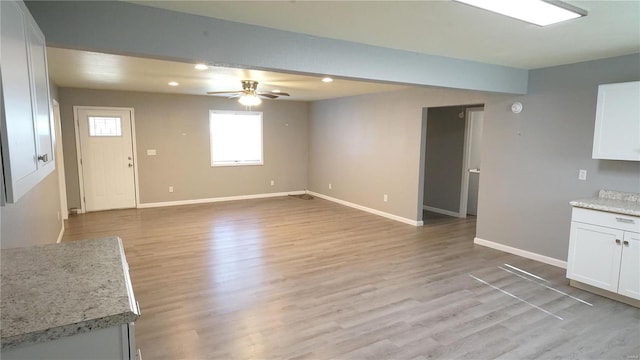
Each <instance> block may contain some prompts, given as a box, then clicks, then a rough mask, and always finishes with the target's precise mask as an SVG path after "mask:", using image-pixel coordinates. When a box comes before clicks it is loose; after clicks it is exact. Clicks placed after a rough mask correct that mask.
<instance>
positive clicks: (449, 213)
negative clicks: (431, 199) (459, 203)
mask: <svg viewBox="0 0 640 360" xmlns="http://www.w3.org/2000/svg"><path fill="white" fill-rule="evenodd" d="M422 208H423V209H424V210H427V211H431V212H434V213H438V214H442V215H447V216H453V217H457V218H461V217H462V216H460V213H457V212H454V211H449V210H444V209H440V208H435V207H431V206H427V205H422Z"/></svg>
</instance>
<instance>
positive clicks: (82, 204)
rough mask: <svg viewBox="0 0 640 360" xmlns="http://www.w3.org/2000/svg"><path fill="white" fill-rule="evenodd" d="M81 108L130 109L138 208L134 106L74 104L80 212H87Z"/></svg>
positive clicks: (138, 203)
mask: <svg viewBox="0 0 640 360" xmlns="http://www.w3.org/2000/svg"><path fill="white" fill-rule="evenodd" d="M80 110H116V111H128V112H129V113H130V114H131V115H130V116H131V145H132V146H133V182H134V186H135V189H134V191H135V200H136V208H137V207H138V206H140V185H139V183H138V156H137V155H138V151H137V147H136V120H135V117H134V113H133V108H129V107H110V106H74V107H73V123H74V126H75V133H76V134H75V135H76V160H77V162H78V183H79V187H80V213H82V214H83V213H85V212H86V204H85V202H84V177H83V175H82V164H81V163H80V159H81V158H82V149H81V148H80V130H79V128H78V126H79V122H78V121H79V118H78V111H80Z"/></svg>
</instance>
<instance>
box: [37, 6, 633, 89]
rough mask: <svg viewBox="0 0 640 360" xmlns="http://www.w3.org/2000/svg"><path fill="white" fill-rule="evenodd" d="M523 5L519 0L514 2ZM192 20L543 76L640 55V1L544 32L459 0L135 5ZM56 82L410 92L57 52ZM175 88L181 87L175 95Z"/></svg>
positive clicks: (51, 54)
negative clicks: (558, 68) (246, 83)
mask: <svg viewBox="0 0 640 360" xmlns="http://www.w3.org/2000/svg"><path fill="white" fill-rule="evenodd" d="M512 1H515V0H512ZM130 2H135V3H138V4H141V5H146V6H153V7H158V8H163V9H168V10H174V11H180V12H185V13H190V14H197V15H204V16H209V17H214V18H219V19H225V20H231V21H236V22H242V23H248V24H253V25H259V26H265V27H270V28H275V29H279V30H286V31H293V32H297V33H304V34H308V35H312V36H319V37H326V38H333V39H339V40H346V41H353V42H359V43H364V44H369V45H375V46H382V47H388V48H394V49H400V50H408V51H413V52H419V53H425V54H431V55H441V56H447V57H453V58H460V59H465V60H472V61H479V62H484V63H491V64H498V65H506V66H513V67H517V68H525V69H534V68H540V67H547V66H554V65H561V64H566V63H573V62H579V61H587V60H593V59H599V58H605V57H611V56H617V55H625V54H630V53H636V52H640V0H632V1H621V0H606V1H569V2H570V3H571V4H572V5H574V6H577V7H580V8H582V9H584V10H586V11H587V12H588V15H587V16H586V17H584V18H581V19H577V20H572V21H568V22H565V23H561V24H556V25H552V26H548V27H544V28H542V27H538V26H535V25H531V24H527V23H524V22H521V21H518V20H514V19H511V18H508V17H504V16H500V15H496V14H493V13H489V12H486V11H483V10H480V9H477V8H474V7H471V6H467V5H464V4H460V3H456V2H453V1H444V0H440V1H433V0H432V1H306V0H302V1H300V0H298V1H295V0H293V1H151V0H145V1H130ZM48 59H49V74H50V76H51V78H52V80H53V82H54V83H55V84H57V85H58V86H61V87H80V88H90V89H110V90H132V91H146V92H161V93H183V94H199V95H203V94H205V93H206V92H207V91H226V90H237V89H238V90H239V89H240V88H241V84H240V80H244V79H252V80H258V81H259V82H260V86H259V90H276V89H278V90H281V91H284V92H289V93H290V94H291V95H292V96H291V97H290V98H281V99H288V100H300V101H312V100H321V99H328V98H336V97H343V96H352V95H359V94H366V93H375V92H384V91H392V90H397V89H401V88H405V86H401V85H391V84H380V83H371V82H362V81H352V80H346V79H336V81H335V82H333V83H330V84H325V83H322V82H320V78H318V77H312V76H303V75H292V74H285V73H278V72H268V71H257V70H242V69H231V68H220V67H210V68H209V69H208V70H205V71H197V70H195V69H194V68H193V64H185V63H178V62H171V61H162V60H153V59H142V58H135V57H130V56H121V55H113V54H101V53H94V52H88V51H79V50H66V49H57V48H49V49H48ZM169 81H177V82H178V83H180V85H179V86H177V87H171V86H168V85H167V83H168V82H169Z"/></svg>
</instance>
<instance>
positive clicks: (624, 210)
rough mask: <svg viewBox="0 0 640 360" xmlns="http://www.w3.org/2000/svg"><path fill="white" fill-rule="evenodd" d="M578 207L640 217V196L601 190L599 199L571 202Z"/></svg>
mask: <svg viewBox="0 0 640 360" xmlns="http://www.w3.org/2000/svg"><path fill="white" fill-rule="evenodd" d="M569 204H571V205H572V206H576V207H581V208H587V209H593V210H600V211H607V212H612V213H617V214H624V215H631V216H640V194H636V193H627V192H620V191H613V190H600V192H599V194H598V197H597V198H590V199H582V200H575V201H571V202H570V203H569Z"/></svg>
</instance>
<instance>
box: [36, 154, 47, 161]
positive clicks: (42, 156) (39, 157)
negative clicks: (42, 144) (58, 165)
mask: <svg viewBox="0 0 640 360" xmlns="http://www.w3.org/2000/svg"><path fill="white" fill-rule="evenodd" d="M38 160H40V161H42V162H47V161H49V154H44V155H38Z"/></svg>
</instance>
